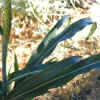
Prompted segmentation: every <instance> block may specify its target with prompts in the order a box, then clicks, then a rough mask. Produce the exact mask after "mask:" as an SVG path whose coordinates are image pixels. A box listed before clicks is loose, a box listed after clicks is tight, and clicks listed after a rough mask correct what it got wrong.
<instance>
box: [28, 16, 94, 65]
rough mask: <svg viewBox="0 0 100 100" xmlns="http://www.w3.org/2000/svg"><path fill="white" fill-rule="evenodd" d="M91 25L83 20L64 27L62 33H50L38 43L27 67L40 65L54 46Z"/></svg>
mask: <svg viewBox="0 0 100 100" xmlns="http://www.w3.org/2000/svg"><path fill="white" fill-rule="evenodd" d="M92 23H93V22H92V21H91V19H89V18H83V19H80V20H79V21H77V22H75V23H73V24H71V25H70V26H68V27H66V28H65V29H64V30H63V31H62V32H60V33H58V34H55V33H51V34H49V35H47V36H46V37H45V38H44V40H43V41H42V42H41V43H40V45H39V47H38V48H37V51H36V52H35V53H34V55H32V56H31V59H30V60H29V62H28V64H27V67H31V66H34V65H39V64H41V63H42V61H43V60H44V59H45V58H46V57H48V56H49V55H50V54H51V53H52V51H53V50H54V49H55V47H56V45H57V44H58V43H59V42H61V41H63V40H65V39H69V38H71V37H72V36H74V35H75V34H76V33H77V32H78V31H80V30H82V29H83V28H84V27H85V26H87V25H90V24H92Z"/></svg>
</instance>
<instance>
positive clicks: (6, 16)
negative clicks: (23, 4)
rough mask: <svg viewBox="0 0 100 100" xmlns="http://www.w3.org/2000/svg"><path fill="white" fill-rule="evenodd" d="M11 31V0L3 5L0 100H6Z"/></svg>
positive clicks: (5, 0) (6, 0)
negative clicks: (0, 96)
mask: <svg viewBox="0 0 100 100" xmlns="http://www.w3.org/2000/svg"><path fill="white" fill-rule="evenodd" d="M10 29H11V0H4V5H3V38H2V80H3V82H2V84H3V85H2V86H3V92H4V95H3V97H2V100H7V85H6V82H7V73H6V58H7V48H8V42H9V37H10Z"/></svg>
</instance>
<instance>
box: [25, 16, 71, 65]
mask: <svg viewBox="0 0 100 100" xmlns="http://www.w3.org/2000/svg"><path fill="white" fill-rule="evenodd" d="M66 19H69V16H64V17H62V18H61V19H60V20H59V21H58V22H57V23H56V25H55V26H54V27H53V28H52V29H51V30H50V31H49V32H48V34H47V35H46V37H45V38H44V40H43V41H42V42H41V44H40V45H39V47H38V49H37V51H36V52H35V53H33V54H32V56H31V57H30V59H29V61H28V63H27V66H28V65H29V66H30V63H33V61H34V62H35V61H36V62H37V59H38V58H40V59H44V58H45V57H42V58H41V54H42V52H43V53H44V51H45V49H46V46H47V45H48V43H49V42H50V41H51V40H53V39H54V38H55V37H56V36H57V35H58V29H59V28H60V27H61V25H62V24H63V23H64V22H65V20H66ZM44 43H46V46H44V45H45V44H44ZM52 51H53V49H52V50H51V52H52ZM46 55H47V56H48V55H49V54H48V53H46ZM40 62H41V61H40ZM34 65H36V64H34Z"/></svg>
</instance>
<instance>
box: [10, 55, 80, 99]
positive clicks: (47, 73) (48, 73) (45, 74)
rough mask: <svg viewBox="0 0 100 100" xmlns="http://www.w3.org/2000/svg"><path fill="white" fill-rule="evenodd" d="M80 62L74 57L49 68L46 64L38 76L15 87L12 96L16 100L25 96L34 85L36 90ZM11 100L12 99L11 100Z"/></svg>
mask: <svg viewBox="0 0 100 100" xmlns="http://www.w3.org/2000/svg"><path fill="white" fill-rule="evenodd" d="M80 60H81V58H80V57H78V56H73V57H70V58H67V59H65V60H62V61H61V62H52V63H51V64H49V65H48V66H45V64H44V66H41V68H40V69H42V70H43V71H42V72H40V73H36V75H35V74H34V75H32V76H31V77H29V78H26V80H24V81H23V82H21V83H19V84H18V85H17V86H16V87H15V89H14V91H12V93H11V95H13V96H14V98H15V100H17V99H16V98H19V97H20V96H22V95H24V93H25V94H26V92H27V93H29V92H30V87H31V86H32V87H33V85H34V88H35V85H36V84H40V83H41V82H43V81H46V80H48V79H51V78H52V77H56V76H57V75H59V73H61V72H62V71H64V70H65V69H67V68H68V67H69V66H71V65H73V64H75V63H77V62H78V61H80ZM65 65H69V66H65ZM51 69H53V70H51ZM35 71H39V69H38V68H37V70H35ZM35 71H33V72H35ZM22 86H23V87H22ZM32 87H31V88H32ZM19 88H20V90H19ZM15 91H16V92H15ZM19 93H21V94H20V95H19ZM15 95H16V97H15ZM14 98H13V99H14ZM10 100H11V98H10Z"/></svg>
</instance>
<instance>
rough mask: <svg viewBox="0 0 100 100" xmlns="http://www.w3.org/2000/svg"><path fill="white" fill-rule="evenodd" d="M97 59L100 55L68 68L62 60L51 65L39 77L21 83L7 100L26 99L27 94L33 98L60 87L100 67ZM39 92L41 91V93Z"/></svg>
mask: <svg viewBox="0 0 100 100" xmlns="http://www.w3.org/2000/svg"><path fill="white" fill-rule="evenodd" d="M99 58H100V54H98V55H95V56H92V57H89V58H87V59H84V60H81V61H80V62H78V63H76V64H72V65H71V66H69V64H70V63H69V64H68V63H66V62H67V60H63V61H61V62H59V63H58V64H57V63H56V64H53V65H51V67H50V68H48V69H46V70H45V71H44V72H43V73H40V76H38V77H34V76H33V77H31V79H30V81H29V80H26V81H24V82H23V84H20V85H19V86H18V87H16V88H15V90H14V91H12V93H11V94H10V95H9V98H10V100H18V98H24V97H25V98H26V97H28V95H27V94H29V95H31V94H32V92H33V97H34V96H36V95H37V93H38V95H40V94H41V93H42V92H43V93H45V92H47V90H48V89H49V88H50V87H52V88H53V87H57V86H60V85H62V84H64V83H66V82H68V81H70V80H72V79H73V78H74V77H75V76H76V75H78V74H83V73H86V72H88V71H90V70H91V69H94V68H98V67H100V59H99ZM51 69H53V70H51ZM21 86H23V87H21ZM19 89H20V90H19ZM40 90H42V92H41V91H40ZM35 93H36V94H35ZM10 96H11V97H10ZM13 97H14V98H13ZM24 100H25V99H24Z"/></svg>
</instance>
